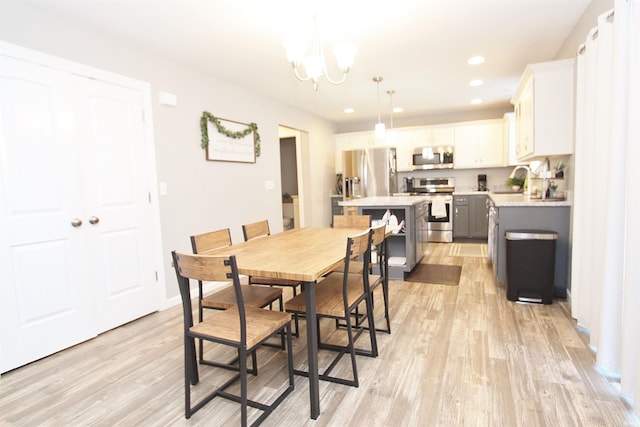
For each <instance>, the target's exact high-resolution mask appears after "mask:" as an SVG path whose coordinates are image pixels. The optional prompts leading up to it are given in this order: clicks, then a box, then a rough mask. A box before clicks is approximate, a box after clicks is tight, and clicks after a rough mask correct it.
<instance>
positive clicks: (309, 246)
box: [207, 227, 364, 282]
mask: <svg viewBox="0 0 640 427" xmlns="http://www.w3.org/2000/svg"><path fill="white" fill-rule="evenodd" d="M363 231H364V230H360V229H354V228H312V227H308V228H294V229H293V230H287V231H284V232H282V233H277V234H272V235H270V236H267V237H263V238H259V239H254V240H249V241H248V242H242V243H235V244H233V245H231V246H229V247H228V248H223V249H218V250H215V251H212V252H207V254H225V255H235V256H236V261H237V263H238V271H239V273H240V274H246V275H248V276H261V277H273V278H279V279H290V280H299V281H304V282H315V281H316V280H318V279H320V278H321V277H322V276H323V275H324V274H326V273H327V272H329V271H331V270H332V269H333V268H334V267H335V266H337V265H338V264H340V263H341V262H342V261H343V260H344V256H345V250H346V245H347V237H349V236H353V235H356V234H359V233H362V232H363Z"/></svg>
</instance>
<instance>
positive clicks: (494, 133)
mask: <svg viewBox="0 0 640 427" xmlns="http://www.w3.org/2000/svg"><path fill="white" fill-rule="evenodd" d="M453 161H454V167H455V168H456V169H469V168H485V167H501V166H507V149H506V137H505V133H504V122H503V120H502V119H495V120H478V121H474V122H463V123H458V124H457V125H456V127H455V151H454V156H453Z"/></svg>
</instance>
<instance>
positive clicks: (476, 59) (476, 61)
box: [467, 56, 484, 65]
mask: <svg viewBox="0 0 640 427" xmlns="http://www.w3.org/2000/svg"><path fill="white" fill-rule="evenodd" d="M483 62H484V56H473V57H471V58H469V60H468V61H467V63H468V64H469V65H478V64H482V63H483Z"/></svg>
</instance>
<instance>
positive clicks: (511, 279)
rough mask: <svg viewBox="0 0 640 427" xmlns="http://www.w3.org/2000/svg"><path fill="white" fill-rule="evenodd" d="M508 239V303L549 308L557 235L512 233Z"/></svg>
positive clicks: (530, 232)
mask: <svg viewBox="0 0 640 427" xmlns="http://www.w3.org/2000/svg"><path fill="white" fill-rule="evenodd" d="M505 237H506V239H507V299H508V300H509V301H526V302H538V303H540V302H541V303H543V304H551V303H552V302H553V276H554V274H555V260H556V240H558V233H556V232H554V231H545V230H512V231H507V232H505Z"/></svg>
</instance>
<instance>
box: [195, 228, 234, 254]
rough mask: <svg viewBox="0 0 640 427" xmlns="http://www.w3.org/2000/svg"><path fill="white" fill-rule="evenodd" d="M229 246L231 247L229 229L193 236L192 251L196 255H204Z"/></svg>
mask: <svg viewBox="0 0 640 427" xmlns="http://www.w3.org/2000/svg"><path fill="white" fill-rule="evenodd" d="M227 246H231V232H230V231H229V229H228V228H224V229H222V230H216V231H210V232H208V233H202V234H196V235H194V236H191V249H193V253H194V254H203V253H206V252H208V251H212V250H215V249H220V248H225V247H227Z"/></svg>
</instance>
